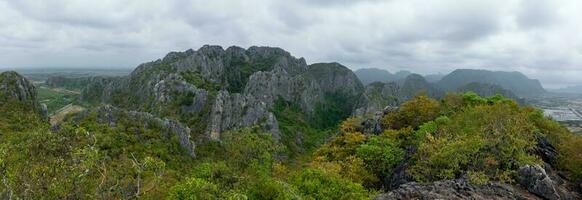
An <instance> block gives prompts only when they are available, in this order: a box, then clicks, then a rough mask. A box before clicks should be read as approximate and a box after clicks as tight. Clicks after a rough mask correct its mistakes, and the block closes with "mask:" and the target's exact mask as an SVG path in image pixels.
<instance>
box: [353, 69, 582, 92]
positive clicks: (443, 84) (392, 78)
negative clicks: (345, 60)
mask: <svg viewBox="0 0 582 200" xmlns="http://www.w3.org/2000/svg"><path fill="white" fill-rule="evenodd" d="M355 73H356V75H357V76H358V78H360V80H361V81H362V83H363V84H365V85H367V84H369V83H372V82H385V83H386V82H397V83H399V84H403V81H404V79H405V78H406V77H407V76H408V75H410V74H411V73H410V72H408V71H405V72H404V73H397V74H400V75H406V76H404V77H402V76H397V74H391V73H390V72H388V71H386V70H382V69H376V68H371V69H359V70H356V71H355ZM417 78H418V77H417ZM424 81H426V82H428V83H430V84H432V86H431V87H433V88H435V89H439V90H442V91H445V92H447V91H459V90H466V89H467V88H471V89H476V90H478V91H487V92H486V93H484V94H481V95H487V94H488V93H489V92H490V91H501V90H503V91H505V90H507V91H510V92H511V93H512V94H515V95H516V96H521V97H527V96H535V95H539V94H543V93H545V92H546V90H545V89H544V88H543V87H542V85H541V83H540V82H539V81H538V80H535V79H530V78H528V77H527V76H525V75H523V74H522V73H520V72H504V71H488V70H475V69H457V70H455V71H453V72H451V73H450V74H446V75H444V74H431V75H426V76H424ZM474 83H481V84H474ZM469 84H472V85H470V87H466V86H467V85H469ZM477 86H482V87H483V88H482V89H478V88H475V87H477ZM492 88H493V89H494V90H491V89H492ZM571 90H575V89H574V88H573V89H571ZM578 91H581V93H582V88H581V90H578ZM504 93H506V92H504Z"/></svg>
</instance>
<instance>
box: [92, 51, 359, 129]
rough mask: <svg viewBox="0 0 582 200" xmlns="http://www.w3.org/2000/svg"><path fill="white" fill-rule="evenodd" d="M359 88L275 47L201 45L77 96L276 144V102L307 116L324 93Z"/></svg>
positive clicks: (345, 72) (334, 71)
mask: <svg viewBox="0 0 582 200" xmlns="http://www.w3.org/2000/svg"><path fill="white" fill-rule="evenodd" d="M362 90H363V86H362V84H361V82H360V81H359V80H358V78H357V77H356V76H355V74H354V73H353V72H352V71H351V70H349V69H347V68H346V67H344V66H342V65H340V64H338V63H321V64H313V65H309V66H308V65H307V64H306V62H305V60H304V59H303V58H295V57H293V56H291V54H290V53H288V52H286V51H284V50H282V49H279V48H271V47H250V48H249V49H243V48H240V47H229V48H227V49H226V50H225V49H223V48H222V47H220V46H209V45H206V46H203V47H202V48H200V49H198V50H187V51H185V52H172V53H169V54H168V55H167V56H166V57H164V58H163V59H160V60H157V61H153V62H149V63H144V64H142V65H140V66H138V67H137V68H136V69H135V70H134V71H133V72H132V73H131V74H130V75H129V76H127V77H121V78H99V77H97V78H93V80H91V81H90V83H89V84H88V86H87V87H86V88H85V89H84V91H83V92H82V95H81V98H82V99H83V100H86V101H89V102H100V103H109V104H112V105H115V106H118V107H121V108H124V109H128V110H136V111H142V112H149V113H152V114H154V115H156V116H162V117H168V118H172V119H176V120H179V121H181V122H183V123H186V124H188V125H191V127H196V128H195V129H193V132H195V133H196V134H197V135H202V137H203V138H208V139H214V140H219V139H220V133H221V132H223V131H226V130H230V129H236V128H240V127H246V126H251V125H261V126H263V127H265V129H267V131H271V132H272V133H273V136H274V138H279V130H278V123H277V120H276V117H275V115H274V114H273V113H272V112H271V108H272V106H273V104H274V102H275V101H276V100H277V99H279V98H282V99H283V100H285V101H287V102H291V103H293V104H296V105H299V107H301V109H302V110H303V111H304V112H305V113H307V114H310V113H313V112H314V111H315V109H316V106H317V105H320V104H322V103H325V101H326V99H325V97H326V95H329V94H334V95H339V96H345V97H346V98H347V97H349V98H354V97H357V96H359V95H360V93H361V91H362ZM349 106H352V107H353V105H349Z"/></svg>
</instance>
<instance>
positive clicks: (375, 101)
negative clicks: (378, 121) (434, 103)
mask: <svg viewBox="0 0 582 200" xmlns="http://www.w3.org/2000/svg"><path fill="white" fill-rule="evenodd" d="M419 94H425V95H428V96H429V97H433V98H441V97H442V96H444V92H443V91H441V90H440V89H438V88H437V87H436V86H434V85H433V84H431V83H429V82H427V81H426V80H425V79H424V77H422V76H420V75H418V74H411V75H409V76H408V77H406V79H404V81H403V82H402V83H401V84H398V83H396V82H390V83H382V82H375V83H371V84H369V85H367V86H366V88H365V90H364V93H363V94H362V96H361V97H360V99H359V100H358V103H357V106H356V109H355V110H354V112H353V113H352V115H355V116H363V115H370V114H374V113H376V112H381V111H382V110H383V109H384V108H385V107H386V106H398V104H399V103H400V102H405V101H406V100H409V99H411V98H414V97H415V96H417V95H419Z"/></svg>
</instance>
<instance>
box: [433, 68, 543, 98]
mask: <svg viewBox="0 0 582 200" xmlns="http://www.w3.org/2000/svg"><path fill="white" fill-rule="evenodd" d="M472 82H479V83H487V84H494V85H498V86H501V87H503V88H505V89H507V90H510V91H512V92H513V93H515V94H516V95H518V96H522V97H524V96H535V95H540V94H543V93H545V92H546V91H545V90H544V88H543V87H542V85H541V84H540V82H539V81H538V80H535V79H529V78H528V77H526V76H525V75H523V74H522V73H519V72H501V71H487V70H473V69H457V70H455V71H453V72H451V73H450V74H448V75H446V76H445V77H443V78H442V79H441V80H440V81H439V82H438V85H439V86H440V87H441V88H443V89H444V90H448V91H454V90H457V89H459V88H460V87H462V86H464V85H467V84H469V83H472Z"/></svg>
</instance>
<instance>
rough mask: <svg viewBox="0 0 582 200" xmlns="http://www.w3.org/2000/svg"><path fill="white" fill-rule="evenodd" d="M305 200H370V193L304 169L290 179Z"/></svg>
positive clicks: (354, 184)
mask: <svg viewBox="0 0 582 200" xmlns="http://www.w3.org/2000/svg"><path fill="white" fill-rule="evenodd" d="M292 183H293V184H294V185H295V186H296V187H297V189H298V191H299V193H300V194H301V195H302V196H303V197H304V198H305V199H350V200H351V199H370V198H372V193H370V192H369V191H367V190H366V189H365V188H364V187H363V186H362V185H360V184H356V183H353V182H351V181H349V180H347V179H343V178H341V177H339V176H338V175H334V174H328V173H325V172H323V171H320V170H316V169H305V170H303V171H302V172H301V173H300V174H298V175H296V176H295V177H293V178H292Z"/></svg>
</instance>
